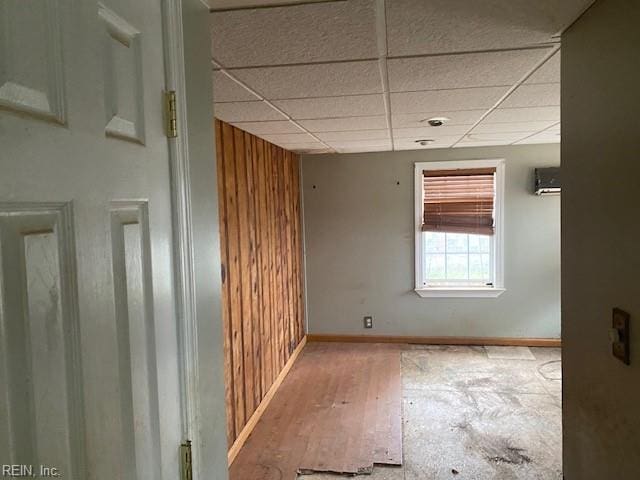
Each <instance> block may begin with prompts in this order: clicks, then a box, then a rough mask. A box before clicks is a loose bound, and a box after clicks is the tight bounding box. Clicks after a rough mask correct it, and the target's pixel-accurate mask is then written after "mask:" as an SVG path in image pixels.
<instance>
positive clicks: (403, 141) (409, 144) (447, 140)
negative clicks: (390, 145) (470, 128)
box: [394, 135, 460, 150]
mask: <svg viewBox="0 0 640 480" xmlns="http://www.w3.org/2000/svg"><path fill="white" fill-rule="evenodd" d="M434 140H435V141H434V142H433V143H430V144H428V145H420V144H418V143H416V142H415V141H414V140H413V139H410V138H400V139H396V140H394V146H395V149H396V150H428V149H430V148H447V147H450V146H451V145H453V144H454V143H455V142H457V141H458V140H460V135H447V136H443V137H440V138H436V139H434Z"/></svg>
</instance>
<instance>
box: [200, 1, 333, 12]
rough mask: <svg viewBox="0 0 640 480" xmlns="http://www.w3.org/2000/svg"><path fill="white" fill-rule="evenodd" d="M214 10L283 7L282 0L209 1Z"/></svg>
mask: <svg viewBox="0 0 640 480" xmlns="http://www.w3.org/2000/svg"><path fill="white" fill-rule="evenodd" d="M315 1H319V2H323V1H324V2H331V1H333V0H315ZM207 3H208V4H209V6H210V7H211V8H212V9H213V10H231V9H234V8H235V9H237V8H253V7H265V6H270V5H274V6H277V5H282V4H283V3H284V2H283V1H282V0H209V1H208V2H207ZM286 3H287V4H294V3H309V0H286Z"/></svg>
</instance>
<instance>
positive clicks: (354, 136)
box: [316, 130, 389, 142]
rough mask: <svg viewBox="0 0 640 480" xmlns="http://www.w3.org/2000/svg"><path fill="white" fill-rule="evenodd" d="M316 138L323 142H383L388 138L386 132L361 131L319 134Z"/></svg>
mask: <svg viewBox="0 0 640 480" xmlns="http://www.w3.org/2000/svg"><path fill="white" fill-rule="evenodd" d="M316 136H317V137H318V138H319V139H320V140H323V141H325V142H333V141H356V140H385V139H388V138H389V131H388V130H361V131H348V132H320V133H316Z"/></svg>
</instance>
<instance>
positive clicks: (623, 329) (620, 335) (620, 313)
mask: <svg viewBox="0 0 640 480" xmlns="http://www.w3.org/2000/svg"><path fill="white" fill-rule="evenodd" d="M629 320H630V316H629V314H628V313H627V312H625V311H624V310H621V309H619V308H614V309H613V315H612V320H611V330H610V333H609V336H610V339H611V353H613V356H614V357H616V358H617V359H618V360H620V361H621V362H623V363H625V364H626V365H629V364H630V363H631V362H630V355H629Z"/></svg>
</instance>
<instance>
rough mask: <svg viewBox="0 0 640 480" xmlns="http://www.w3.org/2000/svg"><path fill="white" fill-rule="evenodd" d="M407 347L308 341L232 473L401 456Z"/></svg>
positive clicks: (268, 476)
mask: <svg viewBox="0 0 640 480" xmlns="http://www.w3.org/2000/svg"><path fill="white" fill-rule="evenodd" d="M401 351H402V347H401V346H398V345H389V344H341V343H312V344H309V345H307V346H306V348H305V349H304V350H303V352H302V354H301V355H300V357H299V358H298V361H297V362H296V363H295V365H294V366H293V368H292V369H291V372H290V373H289V375H288V376H287V378H286V379H285V380H284V382H283V383H282V385H281V386H280V389H279V390H278V392H277V393H276V395H275V397H274V398H273V400H272V401H271V403H270V405H269V407H268V408H267V410H266V411H265V413H264V415H263V416H262V418H261V419H260V421H259V422H258V424H257V425H256V427H255V429H254V431H253V433H252V434H251V436H250V437H249V439H248V440H247V442H246V443H245V445H244V447H243V448H242V450H241V451H240V453H239V454H238V456H237V458H236V460H235V461H234V462H233V464H232V465H231V468H230V478H231V480H275V479H283V480H295V478H296V474H297V473H298V472H300V473H310V472H333V473H345V474H357V473H370V472H371V470H372V469H373V466H374V464H386V465H401V464H402V392H401V378H400V355H401Z"/></svg>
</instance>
